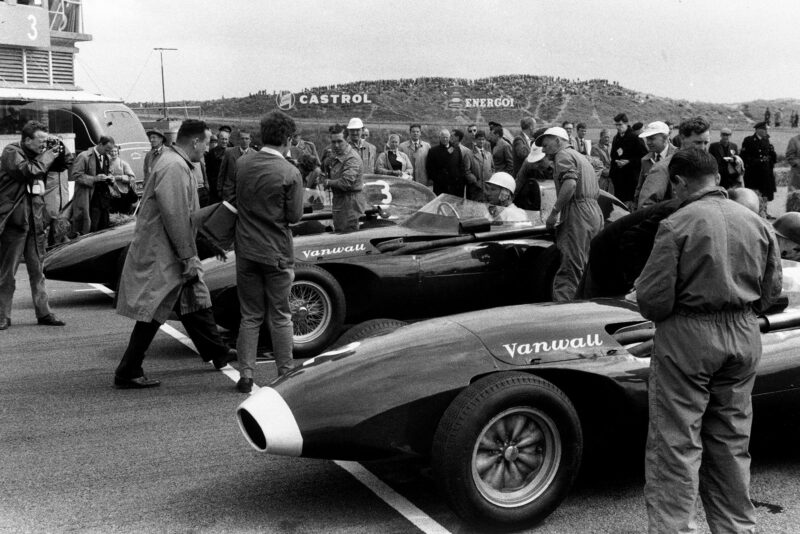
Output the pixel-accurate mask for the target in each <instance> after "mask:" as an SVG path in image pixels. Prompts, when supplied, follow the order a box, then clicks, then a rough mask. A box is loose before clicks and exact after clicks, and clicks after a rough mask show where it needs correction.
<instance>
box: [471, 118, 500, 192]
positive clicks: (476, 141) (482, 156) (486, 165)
mask: <svg viewBox="0 0 800 534" xmlns="http://www.w3.org/2000/svg"><path fill="white" fill-rule="evenodd" d="M485 147H486V133H484V131H483V130H476V132H475V133H474V134H473V143H472V165H470V173H469V174H468V175H467V198H468V199H470V200H475V201H477V202H484V201H485V200H486V195H485V191H484V186H485V184H486V182H487V181H489V178H491V177H492V174H493V173H494V163H493V162H492V155H491V153H490V152H489V151H488V150H486V148H485ZM472 180H474V181H472Z"/></svg>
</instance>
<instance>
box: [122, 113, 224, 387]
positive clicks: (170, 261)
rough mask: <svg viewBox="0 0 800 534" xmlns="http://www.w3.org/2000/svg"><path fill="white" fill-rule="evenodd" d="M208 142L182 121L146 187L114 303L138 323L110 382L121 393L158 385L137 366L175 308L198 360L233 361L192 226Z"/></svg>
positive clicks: (201, 130)
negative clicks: (213, 306) (214, 309)
mask: <svg viewBox="0 0 800 534" xmlns="http://www.w3.org/2000/svg"><path fill="white" fill-rule="evenodd" d="M210 139H211V131H210V130H209V129H208V127H207V126H206V124H205V122H203V121H198V120H193V119H190V120H185V121H183V124H181V127H180V129H179V130H178V138H177V142H176V143H175V145H174V146H172V147H165V148H164V151H163V153H162V154H161V156H160V157H159V158H158V160H157V161H156V163H155V165H154V166H153V170H152V173H151V175H150V179H149V180H148V181H147V183H146V184H145V188H144V192H143V194H142V200H141V207H140V208H139V215H138V217H137V219H136V232H135V234H134V237H133V241H132V242H131V245H130V249H129V250H128V255H127V257H126V259H125V266H124V267H123V269H122V277H121V279H120V286H119V293H118V299H117V313H119V314H120V315H124V316H125V317H130V318H131V319H134V320H135V321H136V325H135V326H134V327H133V332H132V333H131V338H130V342H129V343H128V348H127V350H126V351H125V354H124V356H123V357H122V361H121V362H120V364H119V366H118V367H117V370H116V374H115V376H114V385H115V386H116V387H118V388H148V387H154V386H158V385H159V384H160V382H159V381H158V380H155V379H150V378H147V377H145V376H144V372H143V370H142V361H143V360H144V352H145V350H147V348H148V347H149V346H150V343H151V342H152V341H153V338H154V337H155V335H156V332H158V329H159V327H160V326H161V325H162V324H163V323H164V322H165V321H166V320H167V318H168V317H169V314H170V312H171V311H172V310H173V309H174V310H175V311H176V312H177V314H178V317H180V320H181V322H182V323H183V326H184V327H185V328H186V332H187V333H188V334H189V337H190V338H191V339H192V341H193V342H194V344H195V346H196V347H197V350H198V351H199V352H200V356H201V357H202V358H203V361H206V362H208V361H213V362H214V367H216V368H217V369H221V368H222V367H225V365H226V364H227V363H228V362H229V361H231V360H233V359H235V357H236V352H235V351H233V350H231V349H228V348H227V347H226V346H225V344H224V343H223V342H222V339H221V338H220V335H219V332H218V331H217V325H216V323H215V322H214V316H213V314H212V313H211V297H210V295H209V291H208V288H207V287H206V284H205V282H203V268H202V265H201V263H200V258H199V257H198V256H197V246H196V244H195V234H196V228H195V227H194V224H193V222H192V215H193V213H194V212H195V211H197V210H198V209H199V201H198V198H197V179H196V178H195V176H194V174H193V169H194V166H195V165H198V164H199V162H200V161H202V159H203V155H204V154H205V152H206V150H207V147H208V142H209V140H210Z"/></svg>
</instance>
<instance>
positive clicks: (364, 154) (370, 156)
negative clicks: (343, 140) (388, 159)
mask: <svg viewBox="0 0 800 534" xmlns="http://www.w3.org/2000/svg"><path fill="white" fill-rule="evenodd" d="M349 144H350V148H352V149H353V150H354V151H355V153H356V154H358V157H359V158H361V174H374V173H375V163H376V162H377V159H378V149H377V148H375V145H373V144H372V143H368V142H366V141H361V144H360V145H359V146H356V145H354V144H353V143H349Z"/></svg>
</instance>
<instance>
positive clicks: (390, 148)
mask: <svg viewBox="0 0 800 534" xmlns="http://www.w3.org/2000/svg"><path fill="white" fill-rule="evenodd" d="M399 147H400V136H399V135H397V134H390V135H389V140H388V141H387V143H386V150H384V151H383V152H381V154H380V155H379V156H378V162H377V163H376V165H375V173H376V174H387V175H389V176H399V177H402V178H407V179H411V177H412V176H413V174H414V166H413V165H412V164H411V159H410V158H409V157H408V156H407V155H406V154H405V153H404V152H403V151H401V150H399Z"/></svg>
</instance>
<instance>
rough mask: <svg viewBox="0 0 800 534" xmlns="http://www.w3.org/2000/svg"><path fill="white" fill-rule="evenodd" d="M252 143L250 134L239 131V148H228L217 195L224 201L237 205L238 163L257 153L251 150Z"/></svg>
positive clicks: (220, 168)
mask: <svg viewBox="0 0 800 534" xmlns="http://www.w3.org/2000/svg"><path fill="white" fill-rule="evenodd" d="M250 141H252V136H251V135H250V132H248V131H247V130H239V146H234V147H229V148H226V149H225V154H223V156H222V162H221V163H220V165H219V175H218V176H217V194H219V195H220V197H222V200H227V201H228V202H230V203H231V204H233V205H236V162H237V161H238V160H239V158H241V157H242V156H246V155H248V154H252V153H253V152H255V150H253V149H252V148H250Z"/></svg>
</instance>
